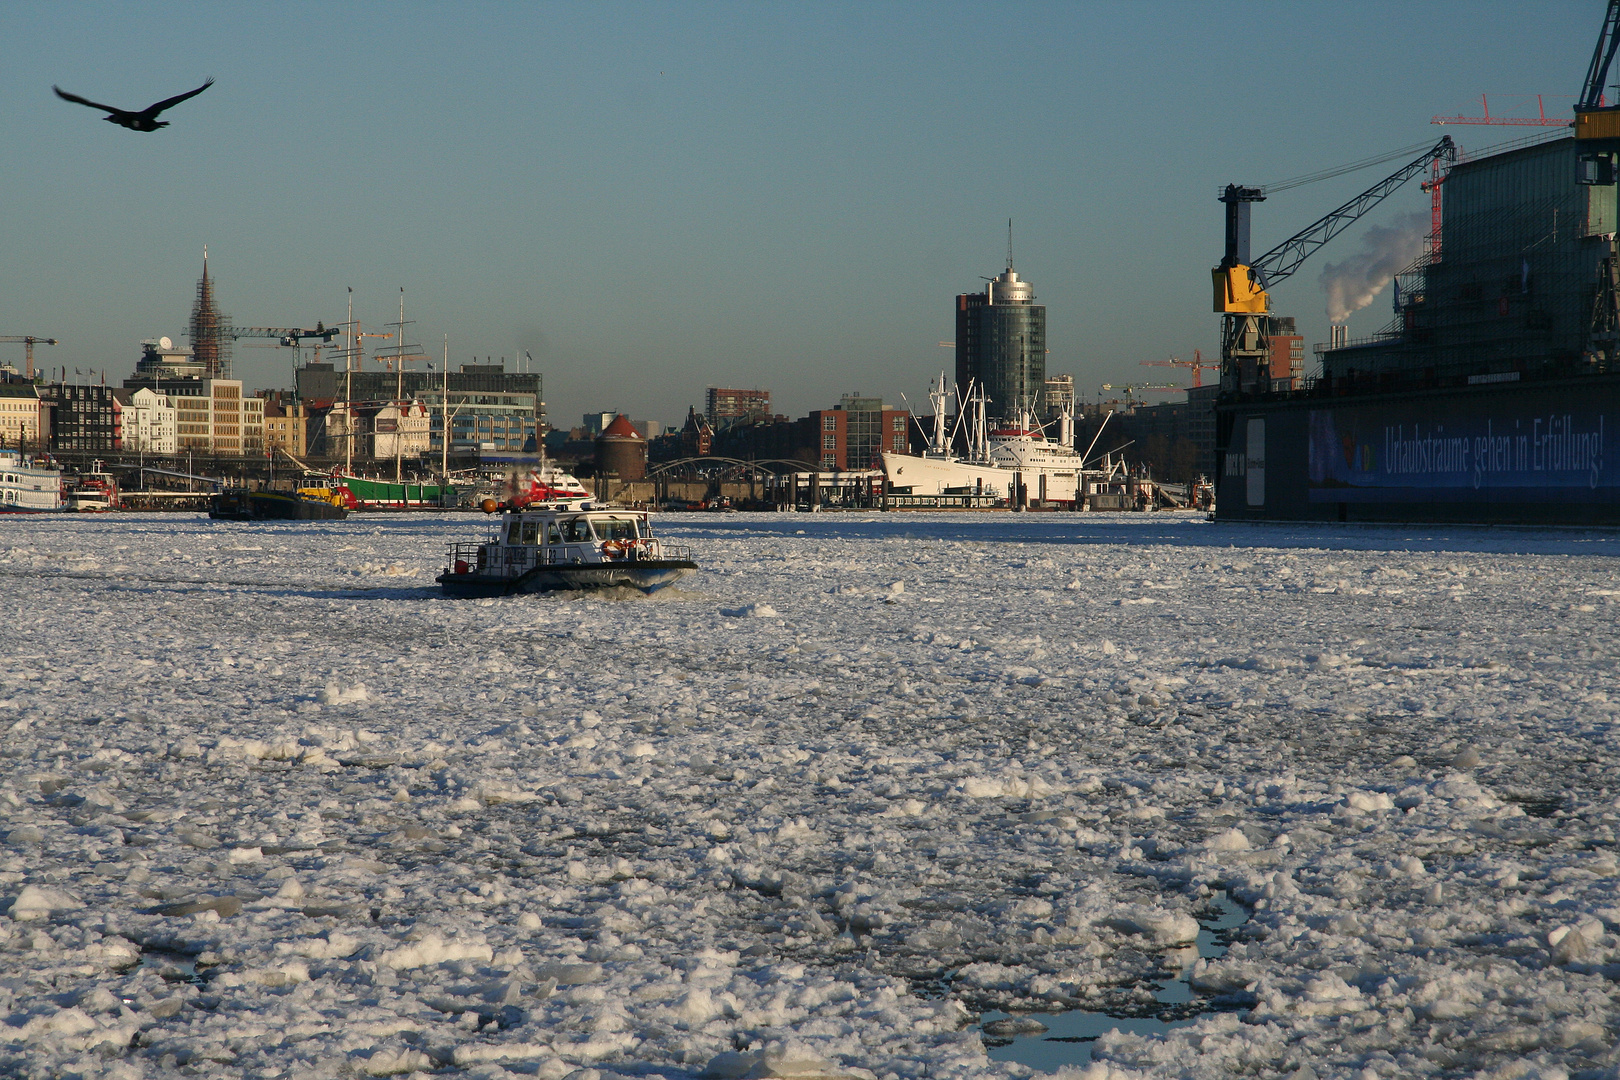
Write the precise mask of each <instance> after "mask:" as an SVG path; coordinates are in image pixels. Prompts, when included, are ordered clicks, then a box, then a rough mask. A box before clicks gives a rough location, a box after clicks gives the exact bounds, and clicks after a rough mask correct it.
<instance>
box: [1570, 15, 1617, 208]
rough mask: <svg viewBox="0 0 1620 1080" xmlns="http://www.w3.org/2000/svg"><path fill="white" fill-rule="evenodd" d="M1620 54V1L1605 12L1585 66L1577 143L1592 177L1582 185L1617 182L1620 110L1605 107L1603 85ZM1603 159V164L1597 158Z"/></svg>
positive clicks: (1583, 179)
mask: <svg viewBox="0 0 1620 1080" xmlns="http://www.w3.org/2000/svg"><path fill="white" fill-rule="evenodd" d="M1616 51H1620V0H1609V6H1608V10H1607V11H1605V12H1604V13H1603V26H1602V28H1601V29H1600V30H1599V31H1598V39H1597V46H1596V47H1595V48H1594V49H1593V50H1592V62H1591V63H1590V64H1588V65H1587V67H1586V81H1585V82H1584V83H1582V84H1581V96H1580V98H1579V100H1577V101H1576V102H1575V142H1576V144H1577V145H1578V146H1579V147H1580V148H1581V149H1582V150H1585V151H1589V152H1590V153H1588V154H1583V155H1582V162H1583V171H1590V173H1591V175H1590V176H1581V177H1579V179H1580V182H1581V183H1583V184H1590V183H1594V182H1596V183H1603V184H1612V183H1613V182H1614V179H1613V176H1614V166H1613V161H1612V158H1610V157H1609V155H1610V154H1612V153H1613V152H1614V151H1615V150H1616V149H1620V108H1617V107H1616V106H1614V105H1605V104H1604V101H1603V84H1604V83H1605V82H1607V81H1608V78H1609V66H1610V65H1611V64H1612V63H1613V62H1614V54H1615V52H1616ZM1599 156H1601V157H1602V158H1603V159H1604V165H1602V166H1600V165H1599V164H1598V163H1597V161H1596V158H1597V157H1599Z"/></svg>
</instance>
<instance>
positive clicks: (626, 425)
mask: <svg viewBox="0 0 1620 1080" xmlns="http://www.w3.org/2000/svg"><path fill="white" fill-rule="evenodd" d="M602 438H604V439H639V438H641V432H639V431H637V430H636V429H635V425H633V424H631V423H630V418H629V417H628V416H626V415H624V413H620V414H619V415H618V416H615V417H614V418H613V423H611V424H609V425H608V426H607V427H606V428H605V429H604V430H603V431H602Z"/></svg>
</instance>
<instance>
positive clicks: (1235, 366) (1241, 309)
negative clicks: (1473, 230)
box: [1210, 0, 1620, 394]
mask: <svg viewBox="0 0 1620 1080" xmlns="http://www.w3.org/2000/svg"><path fill="white" fill-rule="evenodd" d="M1613 3H1614V5H1615V6H1617V7H1620V0H1613ZM1440 159H1444V160H1446V161H1448V162H1454V161H1456V160H1457V144H1456V143H1454V142H1452V141H1451V136H1450V135H1443V136H1441V138H1440V141H1439V142H1437V143H1435V144H1434V145H1433V146H1431V147H1430V148H1429V149H1427V150H1425V151H1424V152H1423V153H1421V154H1419V155H1418V156H1417V157H1416V158H1413V159H1412V160H1411V161H1409V162H1407V163H1406V164H1405V165H1403V166H1401V167H1400V168H1399V169H1397V170H1396V171H1395V172H1393V173H1391V174H1390V175H1388V176H1386V177H1384V178H1383V179H1382V180H1380V181H1378V183H1376V184H1374V185H1373V186H1372V187H1370V188H1368V189H1367V190H1366V191H1363V192H1362V193H1361V194H1359V195H1357V196H1355V197H1354V198H1352V199H1351V200H1350V201H1349V202H1346V203H1345V204H1344V205H1342V206H1339V207H1337V208H1335V209H1333V210H1331V211H1329V212H1328V213H1326V214H1324V215H1323V216H1322V217H1320V218H1318V219H1317V220H1316V221H1314V222H1312V223H1311V224H1310V225H1307V226H1306V227H1305V228H1303V229H1301V230H1300V231H1299V232H1297V233H1295V234H1294V235H1293V236H1290V237H1289V238H1288V239H1286V240H1284V241H1283V242H1282V243H1280V244H1278V245H1277V246H1276V247H1274V248H1272V249H1271V250H1270V251H1268V252H1266V253H1265V254H1264V255H1262V256H1260V257H1259V258H1258V259H1250V257H1249V218H1250V207H1251V206H1252V205H1253V204H1254V203H1257V202H1264V201H1265V198H1266V189H1265V188H1262V187H1243V186H1241V185H1239V184H1228V185H1226V190H1225V191H1223V192H1222V193H1221V195H1220V197H1219V199H1220V201H1221V202H1222V203H1224V204H1225V205H1226V254H1225V255H1224V256H1223V257H1222V258H1221V262H1220V265H1219V266H1217V267H1215V269H1214V270H1212V271H1210V274H1211V276H1212V277H1213V279H1214V283H1215V311H1216V313H1217V314H1219V315H1220V316H1222V318H1221V392H1222V393H1223V394H1230V393H1236V392H1237V391H1239V390H1247V389H1250V388H1256V387H1257V388H1259V389H1261V390H1269V389H1270V388H1271V336H1272V328H1273V325H1274V323H1275V321H1276V320H1275V317H1274V316H1273V315H1272V314H1271V296H1270V290H1271V289H1272V288H1273V287H1274V286H1276V285H1277V284H1278V283H1280V282H1282V281H1284V280H1285V279H1287V278H1288V277H1289V276H1290V275H1292V274H1293V273H1294V271H1296V270H1298V269H1299V268H1300V265H1301V264H1303V263H1304V262H1305V260H1306V259H1308V258H1310V257H1311V256H1312V255H1313V254H1315V253H1316V250H1317V249H1318V248H1320V247H1321V246H1322V245H1323V244H1325V243H1327V242H1328V241H1329V240H1331V239H1333V238H1334V237H1335V236H1337V235H1339V234H1340V233H1342V232H1343V231H1344V230H1346V229H1348V228H1349V227H1350V226H1351V225H1352V224H1354V223H1355V222H1356V220H1357V219H1358V218H1360V217H1361V216H1362V215H1363V214H1365V213H1367V212H1368V211H1369V210H1371V209H1372V208H1373V207H1375V206H1377V205H1378V204H1379V203H1381V202H1383V201H1384V199H1385V198H1386V197H1388V196H1389V195H1390V194H1391V193H1392V192H1394V191H1395V190H1396V189H1397V188H1399V187H1400V186H1401V185H1402V184H1404V183H1406V182H1407V181H1408V180H1410V179H1411V178H1412V177H1414V176H1416V175H1418V174H1419V173H1421V172H1423V171H1424V170H1425V169H1427V168H1428V167H1429V163H1430V162H1432V161H1437V160H1440Z"/></svg>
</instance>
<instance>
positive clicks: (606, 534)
mask: <svg viewBox="0 0 1620 1080" xmlns="http://www.w3.org/2000/svg"><path fill="white" fill-rule="evenodd" d="M596 535H597V536H598V537H599V538H601V539H603V540H634V539H635V538H636V523H635V522H634V521H632V520H631V519H629V518H607V519H606V520H603V519H600V518H599V519H597V522H596Z"/></svg>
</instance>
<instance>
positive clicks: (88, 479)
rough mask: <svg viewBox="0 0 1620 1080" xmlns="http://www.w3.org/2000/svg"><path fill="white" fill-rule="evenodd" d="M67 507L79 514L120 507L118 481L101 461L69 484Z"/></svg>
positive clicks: (100, 512) (105, 511)
mask: <svg viewBox="0 0 1620 1080" xmlns="http://www.w3.org/2000/svg"><path fill="white" fill-rule="evenodd" d="M67 509H68V510H69V511H72V512H73V513H78V514H105V513H107V512H108V511H110V510H117V509H118V481H116V480H115V479H113V475H112V473H110V472H108V471H107V470H106V467H105V466H104V465H103V464H102V463H101V462H99V461H98V462H96V463H95V464H94V465H92V466H91V467H90V471H89V472H85V473H80V474H79V476H78V477H77V478H76V479H75V480H74V481H73V482H72V483H71V484H70V485H69V486H68V489H67Z"/></svg>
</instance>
